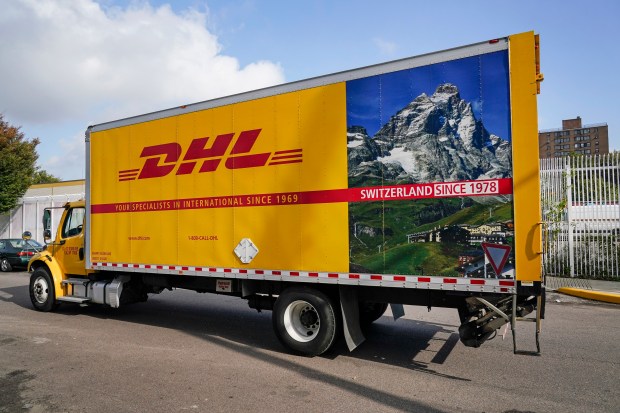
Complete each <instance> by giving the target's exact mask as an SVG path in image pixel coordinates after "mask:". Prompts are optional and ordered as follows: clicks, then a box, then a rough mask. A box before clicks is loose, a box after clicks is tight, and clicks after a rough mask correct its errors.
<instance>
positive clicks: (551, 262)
mask: <svg viewBox="0 0 620 413" xmlns="http://www.w3.org/2000/svg"><path fill="white" fill-rule="evenodd" d="M540 183H541V205H542V218H543V223H544V224H543V251H544V255H543V274H544V275H545V276H559V277H568V276H570V277H585V278H620V153H618V152H616V153H611V154H605V155H591V156H590V155H586V156H574V157H573V156H570V157H564V158H551V159H541V161H540Z"/></svg>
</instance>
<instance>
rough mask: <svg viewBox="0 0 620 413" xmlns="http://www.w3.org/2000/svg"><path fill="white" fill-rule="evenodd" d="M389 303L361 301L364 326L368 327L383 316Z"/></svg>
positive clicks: (362, 323)
mask: <svg viewBox="0 0 620 413" xmlns="http://www.w3.org/2000/svg"><path fill="white" fill-rule="evenodd" d="M387 308H388V304H387V303H372V302H361V303H360V325H361V326H362V327H368V326H370V325H371V324H372V323H373V322H375V321H376V320H378V319H379V318H381V316H382V315H383V313H385V310H387Z"/></svg>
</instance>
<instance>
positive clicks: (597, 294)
mask: <svg viewBox="0 0 620 413" xmlns="http://www.w3.org/2000/svg"><path fill="white" fill-rule="evenodd" d="M557 292H559V293H562V294H567V295H573V296H575V297H581V298H587V299H589V300H596V301H604V302H606V303H613V304H620V294H616V293H606V292H602V291H592V290H582V289H581V288H571V287H561V288H558V289H557Z"/></svg>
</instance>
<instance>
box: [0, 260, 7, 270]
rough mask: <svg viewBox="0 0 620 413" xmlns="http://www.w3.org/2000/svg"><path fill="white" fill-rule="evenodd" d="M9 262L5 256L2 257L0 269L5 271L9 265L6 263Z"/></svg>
mask: <svg viewBox="0 0 620 413" xmlns="http://www.w3.org/2000/svg"><path fill="white" fill-rule="evenodd" d="M8 263H9V262H8V261H7V260H6V258H2V261H0V270H2V271H6V270H7V269H8V268H9V266H8V265H7V264H8Z"/></svg>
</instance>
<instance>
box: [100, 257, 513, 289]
mask: <svg viewBox="0 0 620 413" xmlns="http://www.w3.org/2000/svg"><path fill="white" fill-rule="evenodd" d="M92 269H95V270H102V271H118V270H122V271H127V272H145V273H157V274H173V275H191V276H202V277H217V278H236V279H250V280H268V281H278V280H280V281H291V282H307V283H326V284H347V285H363V286H376V287H401V288H418V289H430V290H448V291H477V292H495V293H514V291H515V286H516V283H515V280H502V279H499V280H498V279H481V278H462V277H440V276H433V277H429V276H418V275H392V274H389V275H385V274H362V273H359V274H357V273H335V272H307V271H281V270H260V269H243V268H219V267H218V268H216V267H190V266H178V265H156V264H128V263H116V262H93V263H92Z"/></svg>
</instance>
